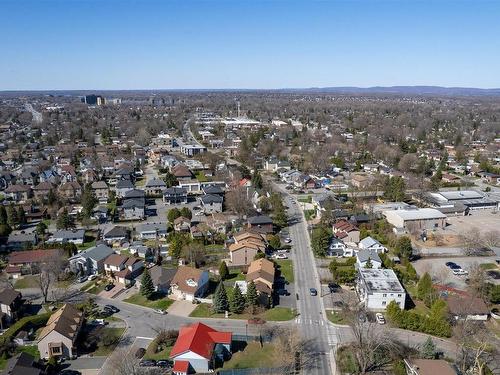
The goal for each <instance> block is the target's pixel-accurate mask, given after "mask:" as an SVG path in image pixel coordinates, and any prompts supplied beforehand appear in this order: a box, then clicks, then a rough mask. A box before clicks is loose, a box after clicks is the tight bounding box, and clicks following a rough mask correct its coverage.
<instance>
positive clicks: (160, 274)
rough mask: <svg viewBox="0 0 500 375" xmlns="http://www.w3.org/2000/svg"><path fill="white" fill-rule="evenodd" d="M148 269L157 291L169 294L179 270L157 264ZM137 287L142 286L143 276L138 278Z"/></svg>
mask: <svg viewBox="0 0 500 375" xmlns="http://www.w3.org/2000/svg"><path fill="white" fill-rule="evenodd" d="M148 271H149V274H150V275H151V280H152V281H153V285H154V288H155V291H156V292H158V293H162V294H168V293H169V292H170V286H171V283H172V280H173V278H174V276H175V274H176V272H177V270H176V269H175V268H165V267H162V266H158V265H155V266H153V267H151V268H150V269H149V270H148ZM136 287H137V289H140V288H141V278H138V279H137V282H136Z"/></svg>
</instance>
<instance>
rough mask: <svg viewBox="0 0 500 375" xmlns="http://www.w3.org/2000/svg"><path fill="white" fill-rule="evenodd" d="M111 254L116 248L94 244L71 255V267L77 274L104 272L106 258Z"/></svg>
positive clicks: (85, 274)
mask: <svg viewBox="0 0 500 375" xmlns="http://www.w3.org/2000/svg"><path fill="white" fill-rule="evenodd" d="M111 254H114V250H113V249H112V248H110V247H108V246H106V245H104V244H100V245H97V246H93V247H90V248H88V249H86V250H83V251H80V252H79V253H78V254H76V255H73V256H72V257H70V258H69V259H68V261H69V267H70V269H71V270H72V271H73V272H74V273H75V274H77V275H82V276H87V275H97V274H99V273H102V272H104V260H105V259H106V258H108V257H109V256H110V255H111Z"/></svg>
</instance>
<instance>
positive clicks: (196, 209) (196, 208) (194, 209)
mask: <svg viewBox="0 0 500 375" xmlns="http://www.w3.org/2000/svg"><path fill="white" fill-rule="evenodd" d="M199 210H201V207H200V206H194V207H193V211H199Z"/></svg>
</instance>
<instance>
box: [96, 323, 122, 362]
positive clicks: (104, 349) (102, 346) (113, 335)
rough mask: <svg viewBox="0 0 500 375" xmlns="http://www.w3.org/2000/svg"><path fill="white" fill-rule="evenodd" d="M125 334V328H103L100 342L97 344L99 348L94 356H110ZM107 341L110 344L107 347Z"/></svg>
mask: <svg viewBox="0 0 500 375" xmlns="http://www.w3.org/2000/svg"><path fill="white" fill-rule="evenodd" d="M124 332H125V327H112V328H111V327H105V328H103V330H102V332H101V334H100V336H99V341H98V343H97V348H96V350H95V351H94V353H93V355H94V356H99V357H100V356H102V357H104V356H108V355H110V354H111V353H112V352H113V351H114V350H115V348H116V346H117V345H118V342H119V341H120V338H121V337H122V335H123V333H124ZM105 341H108V342H110V343H111V344H110V345H107V344H106V343H105Z"/></svg>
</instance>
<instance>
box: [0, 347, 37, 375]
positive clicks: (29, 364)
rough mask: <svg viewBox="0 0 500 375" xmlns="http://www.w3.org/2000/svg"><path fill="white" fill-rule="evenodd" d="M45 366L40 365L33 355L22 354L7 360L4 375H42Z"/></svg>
mask: <svg viewBox="0 0 500 375" xmlns="http://www.w3.org/2000/svg"><path fill="white" fill-rule="evenodd" d="M44 368H45V365H43V364H40V363H38V361H36V360H35V357H33V356H32V355H31V354H28V353H26V352H21V353H19V354H17V355H15V356H14V357H12V358H10V359H8V360H7V364H6V365H5V369H4V370H3V372H2V374H5V375H42V374H45V372H44V370H43V369H44Z"/></svg>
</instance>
